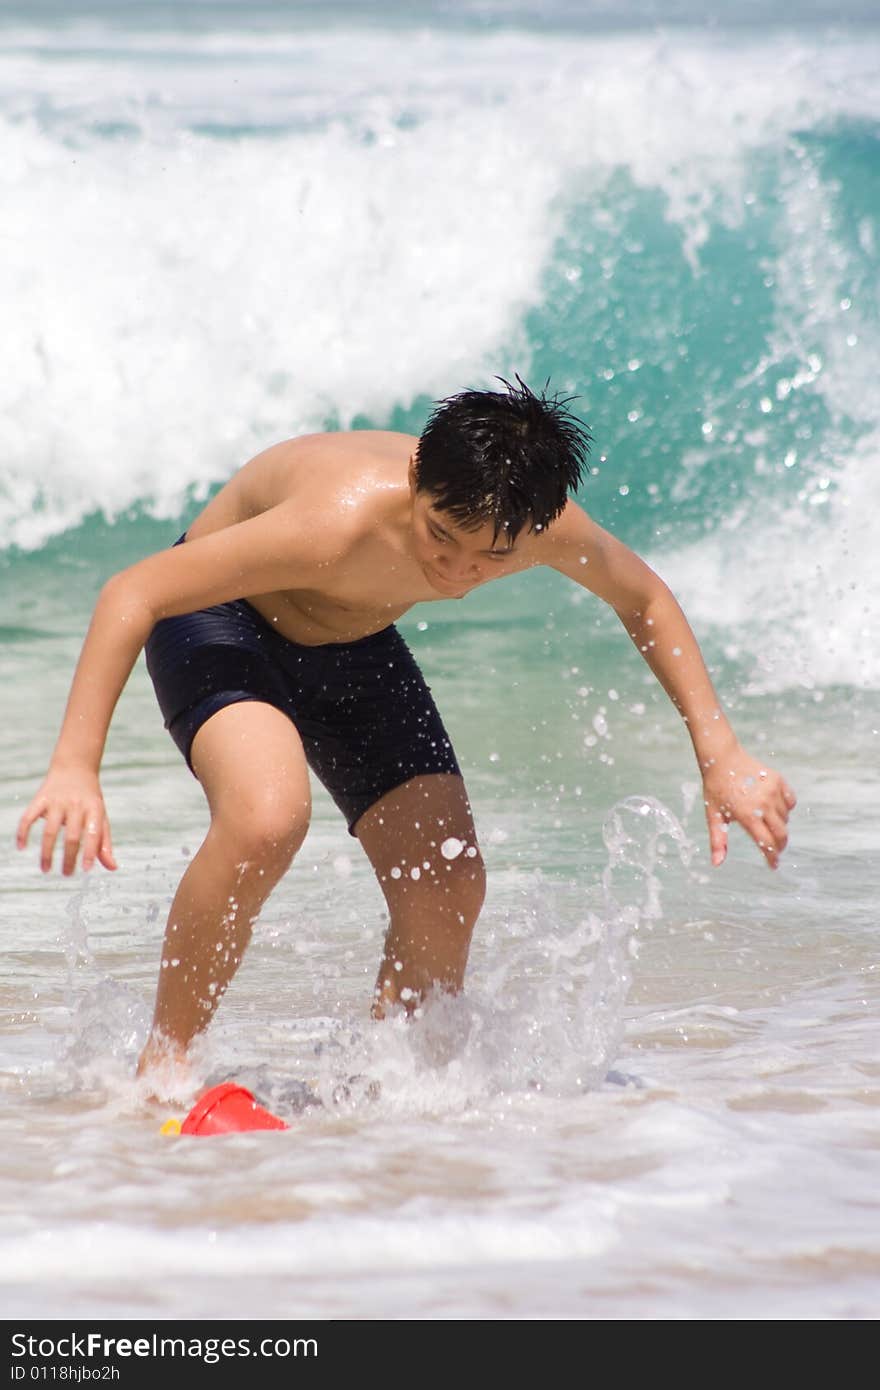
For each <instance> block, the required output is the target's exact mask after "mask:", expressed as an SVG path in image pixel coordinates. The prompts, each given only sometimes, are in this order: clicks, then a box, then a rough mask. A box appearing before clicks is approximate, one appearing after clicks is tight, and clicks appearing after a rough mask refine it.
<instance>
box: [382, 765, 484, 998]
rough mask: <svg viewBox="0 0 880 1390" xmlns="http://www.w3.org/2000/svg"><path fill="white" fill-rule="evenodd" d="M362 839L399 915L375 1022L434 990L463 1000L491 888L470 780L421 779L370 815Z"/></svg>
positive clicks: (394, 916) (394, 915) (449, 776)
mask: <svg viewBox="0 0 880 1390" xmlns="http://www.w3.org/2000/svg"><path fill="white" fill-rule="evenodd" d="M355 834H356V835H357V838H358V839H359V840H360V842H361V844H362V845H363V847H364V850H365V851H366V853H367V855H368V856H369V859H370V861H371V863H372V865H373V869H374V870H375V873H376V877H377V878H378V880H379V885H380V887H381V889H382V892H383V893H384V895H385V901H386V902H387V904H388V910H389V913H390V915H391V920H390V922H389V925H388V932H387V935H386V938H385V951H384V955H383V958H382V963H381V965H380V967H379V975H378V978H377V980H376V989H375V999H374V1003H373V1017H374V1018H383V1017H384V1015H385V1008H386V1007H387V1005H389V1004H397V1003H402V1004H403V1005H404V1006H405V1007H406V1009H407V1011H411V1010H412V1009H413V1008H415V1006H416V1005H417V1004H418V1003H419V1001H420V1000H422V999H424V997H425V996H426V995H427V994H428V993H429V992H430V991H431V990H432V989H434V988H437V989H440V990H443V991H445V992H447V993H450V994H457V993H458V991H459V990H460V989H461V987H462V984H463V982H464V972H465V967H466V965H467V958H468V950H469V947H470V942H471V934H472V932H473V929H474V924H475V922H476V920H477V917H478V916H479V913H480V909H481V907H482V905H483V898H484V896H485V889H486V875H485V868H484V866H483V860H482V856H481V855H480V851H479V846H478V845H477V837H476V831H475V829H474V822H473V816H472V814H471V808H470V804H469V802H468V798H467V793H466V791H465V786H464V781H463V780H462V778H461V777H460V776H458V775H456V774H454V773H430V774H427V775H425V776H420V777H413V778H411V779H410V781H408V782H404V783H403V784H402V785H401V786H399V787H395V788H394V789H393V790H392V791H390V792H387V793H386V795H385V796H383V797H382V798H381V799H380V800H379V801H377V802H376V803H375V804H374V805H373V806H371V807H370V809H369V810H368V811H365V812H364V814H363V815H362V816H361V817H360V819H359V820H358V822H357V824H356V826H355Z"/></svg>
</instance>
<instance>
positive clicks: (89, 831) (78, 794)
mask: <svg viewBox="0 0 880 1390" xmlns="http://www.w3.org/2000/svg"><path fill="white" fill-rule="evenodd" d="M40 819H43V820H45V822H46V825H45V828H44V830H43V842H42V846H41V849H40V868H41V869H42V870H43V873H44V874H45V873H48V872H49V870H50V869H51V867H52V855H53V853H54V850H55V841H56V839H57V838H58V833H59V831H60V830H61V828H62V826H63V827H64V859H63V862H62V866H61V867H62V873H64V874H67V875H70V874H72V873H73V871H74V869H75V868H76V861H77V857H78V855H79V851H80V844H82V866H83V869H84V870H88V869H91V867H92V865H93V864H94V862H95V859H96V858H97V859H98V860H99V861H100V863H101V864H103V865H104V868H105V869H115V868H116V860H115V859H114V857H113V845H112V843H111V840H110V822H109V820H108V819H107V812H106V811H105V809H104V798H103V796H102V795H101V788H100V785H99V783H98V778H97V776H96V774H95V773H94V772H92V771H91V769H90V768H85V767H65V768H50V769H49V772H48V774H47V776H46V780H45V782H44V783H43V785H42V786H41V788H40V790H39V791H38V792H37V794H36V796H35V797H34V799H33V801H32V802H31V804H30V806H28V808H27V810H26V811H25V813H24V815H23V816H22V818H21V820H20V821H19V823H18V833H17V835H16V843H17V844H18V848H19V849H24V848H25V846H26V845H27V842H28V835H29V834H30V829H31V826H32V825H33V823H34V821H36V820H40Z"/></svg>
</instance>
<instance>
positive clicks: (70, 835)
mask: <svg viewBox="0 0 880 1390" xmlns="http://www.w3.org/2000/svg"><path fill="white" fill-rule="evenodd" d="M84 819H85V818H84V816H83V813H82V811H70V812H69V813H68V816H67V828H66V830H65V833H64V859H63V861H62V864H61V872H62V873H63V874H65V875H67V877H68V878H69V877H70V875H71V874H72V873H73V871H74V869H75V868H76V857H77V855H78V854H79V842H80V840H81V838H82V831H83V820H84Z"/></svg>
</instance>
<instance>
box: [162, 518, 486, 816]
mask: <svg viewBox="0 0 880 1390" xmlns="http://www.w3.org/2000/svg"><path fill="white" fill-rule="evenodd" d="M181 539H183V538H182V537H181ZM178 544H180V542H178ZM144 650H145V654H146V659H147V669H148V671H149V673H150V677H151V679H152V682H153V685H154V687H155V690H156V695H157V698H158V700H159V706H160V708H161V710H162V715H163V717H164V720H165V727H166V728H167V729H168V731H169V732H170V734H171V737H172V738H173V739H174V742H175V743H176V744H177V746H178V748H179V749H180V751H181V753H182V754H183V756H184V757H185V758H186V761H187V763H188V765H189V767H190V770H191V771H192V761H191V757H190V750H191V748H192V741H193V739H194V738H195V736H196V733H197V732H198V730H199V729H200V728H201V726H202V725H203V724H204V723H205V721H206V720H207V719H210V717H211V715H212V714H216V713H217V711H218V710H221V709H223V708H224V707H225V706H226V705H232V704H236V703H238V702H239V701H242V700H260V701H264V702H265V703H266V704H270V705H274V706H275V707H276V709H279V710H281V711H282V712H283V713H284V714H286V715H288V717H289V718H290V719H291V720H292V721H293V723H294V724H295V725H296V728H297V731H298V733H299V735H300V738H301V739H302V742H303V747H304V749H305V753H306V758H307V759H308V763H309V766H310V767H311V769H312V771H313V772H314V773H315V775H316V776H317V777H318V778H319V779H320V781H321V782H322V783H323V784H324V786H325V787H326V788H327V791H328V792H329V793H330V795H331V796H332V798H333V800H334V801H335V802H336V805H337V806H338V807H339V809H340V811H341V812H342V814H343V815H344V816H345V818H346V820H347V821H348V828H349V832H350V833H351V834H352V835H354V834H355V833H356V832H355V825H356V823H357V821H358V820H359V818H360V817H361V816H362V815H363V813H364V811H366V810H368V809H369V808H370V806H372V805H374V803H375V802H376V801H378V800H379V798H380V797H382V796H384V795H385V793H386V792H389V791H392V790H393V788H394V787H398V786H400V785H401V784H402V783H403V782H407V781H409V779H410V778H411V777H418V776H422V775H423V774H425V773H432V772H452V773H458V772H459V766H458V763H457V761H456V757H455V753H454V752H453V749H452V745H451V743H450V741H449V737H448V735H447V733H446V730H445V729H444V727H443V723H442V720H441V718H440V715H439V713H438V711H437V707H436V705H435V704H434V701H433V698H432V696H431V692H430V689H429V688H428V686H427V684H426V683H425V678H424V676H423V675H422V673H421V671H420V670H419V667H418V665H417V664H416V660H415V657H414V656H413V655H412V652H411V651H410V650H409V648H408V647H407V645H406V643H405V642H404V640H403V638H402V637H401V635H400V633H399V632H398V631H397V628H396V627H394V626H393V625H392V626H391V627H386V628H384V629H383V630H382V631H381V632H377V633H374V634H373V635H372V636H370V637H362V638H360V639H359V640H358V641H356V642H328V643H324V644H323V645H321V646H318V647H310V646H302V645H301V644H300V643H298V642H291V641H289V639H288V638H286V637H282V636H281V635H280V634H279V633H278V632H276V631H275V629H274V628H273V627H272V626H271V625H270V624H269V623H268V622H267V621H266V620H265V618H263V617H262V616H261V614H259V613H258V612H257V610H256V609H255V608H253V607H252V606H251V604H249V603H248V602H247V600H246V599H236V600H234V601H233V602H231V603H222V604H218V605H217V606H216V607H213V608H204V609H201V610H200V611H199V612H196V613H186V614H183V615H182V616H181V617H176V618H163V619H162V621H161V622H158V623H157V624H156V626H155V627H154V628H153V631H152V632H151V634H150V636H149V638H148V639H147V643H146V647H145V649H144Z"/></svg>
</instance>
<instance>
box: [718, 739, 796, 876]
mask: <svg viewBox="0 0 880 1390" xmlns="http://www.w3.org/2000/svg"><path fill="white" fill-rule="evenodd" d="M703 801H704V803H705V806H706V820H707V822H708V825H709V848H710V850H711V852H712V863H713V865H714V866H715V867H717V866H718V865H719V864H722V863H723V862H724V859H725V858H726V855H727V827H728V825H729V824H730V822H731V821H738V822H739V824H740V825H741V826H742V827H743V829H744V830H745V831H746V832H747V833H748V834H749V835H751V837H752V839H753V840H754V841H755V844H756V845H757V846H758V848H759V849H760V851H761V853H762V854H763V855H764V858H765V859H766V860H767V863H768V864H769V865H770V868H771V869H776V868H778V866H779V856H780V854H781V853H782V851H783V850H784V849H785V846H786V845H787V844H788V832H787V826H788V816H789V812H790V811H793V810H794V808H795V806H796V805H797V798H796V796H795V794H794V792H793V791H792V789H791V787H790V786H789V785H788V783H787V782H786V781H785V779H784V778H783V777H781V776H780V774H779V773H778V772H774V770H773V769H772V768H770V767H767V766H765V765H764V764H763V763H760V762H758V761H757V760H756V759H755V758H752V757H750V756H749V755H748V753H746V752H745V751H744V750H743V749H742V748H740V746H739V744H734V746H733V749H732V750H731V752H730V753H729V754H728V755H727V756H724V757H720V758H717V759H715V760H714V761H713V762H712V764H711V766H709V767H707V768H706V770H705V772H704V773H703Z"/></svg>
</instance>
